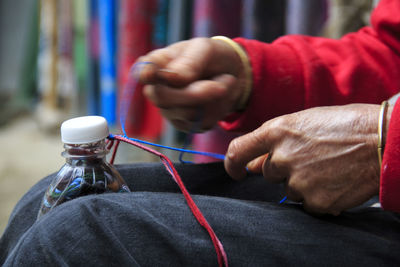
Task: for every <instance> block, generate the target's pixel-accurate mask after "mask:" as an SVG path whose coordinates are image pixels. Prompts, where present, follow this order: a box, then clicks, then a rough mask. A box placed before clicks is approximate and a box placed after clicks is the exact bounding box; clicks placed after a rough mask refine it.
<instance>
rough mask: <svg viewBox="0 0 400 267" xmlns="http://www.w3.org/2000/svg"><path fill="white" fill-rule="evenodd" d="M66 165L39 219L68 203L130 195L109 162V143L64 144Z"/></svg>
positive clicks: (61, 170) (44, 203)
mask: <svg viewBox="0 0 400 267" xmlns="http://www.w3.org/2000/svg"><path fill="white" fill-rule="evenodd" d="M64 148H65V151H64V152H63V153H62V155H63V157H65V158H66V163H65V164H64V165H63V166H62V167H61V169H60V171H59V172H58V173H57V174H56V176H55V177H54V179H53V181H52V182H51V184H50V185H49V187H48V188H47V190H46V192H45V194H44V196H43V200H42V205H41V207H40V209H39V213H38V219H39V218H40V217H41V216H42V215H43V214H45V213H47V212H48V211H50V210H51V209H52V208H54V207H55V206H57V205H60V204H62V203H64V202H66V201H68V200H71V199H74V198H77V197H80V196H85V195H90V194H101V193H106V192H130V189H129V187H128V186H127V184H126V183H125V181H124V179H123V178H122V177H121V175H120V174H119V173H118V171H117V170H116V169H115V168H114V167H113V166H112V165H111V164H109V163H108V162H107V161H106V154H107V153H108V151H107V149H106V145H105V141H104V140H101V141H98V142H95V143H89V144H79V145H76V144H64Z"/></svg>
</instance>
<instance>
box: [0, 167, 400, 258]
mask: <svg viewBox="0 0 400 267" xmlns="http://www.w3.org/2000/svg"><path fill="white" fill-rule="evenodd" d="M147 168H150V169H152V170H154V171H148V170H146V169H147ZM158 168H159V169H158ZM206 169H208V171H205V170H206ZM178 171H179V172H180V174H181V176H182V178H183V179H184V181H185V183H186V184H187V187H188V189H189V191H190V192H191V193H195V195H194V196H193V198H194V200H195V202H196V203H197V204H198V206H199V208H200V209H201V210H202V211H203V213H204V215H205V217H206V218H207V220H208V221H209V223H210V225H211V226H212V227H213V229H214V231H215V232H216V234H217V236H218V237H219V239H220V240H221V242H222V243H223V245H224V247H225V250H226V253H227V255H228V259H229V262H230V266H264V265H272V266H276V265H280V266H290V265H301V266H304V265H308V266H312V265H317V264H321V263H326V264H324V265H332V266H333V265H338V264H342V265H345V266H350V265H352V266H354V265H361V264H364V265H365V264H367V265H368V266H371V265H372V266H373V265H376V266H379V265H385V266H386V265H389V266H390V265H398V263H399V262H400V256H397V254H398V253H397V252H396V251H398V250H399V248H400V245H399V240H400V231H399V217H398V215H396V214H392V213H388V212H384V211H382V210H380V209H375V208H361V209H358V210H354V211H351V212H345V213H343V214H342V215H340V216H338V217H332V216H324V217H313V216H311V215H309V214H306V213H304V212H303V211H302V209H301V207H300V206H299V205H295V204H278V200H279V198H280V197H281V194H282V190H280V188H279V187H274V186H273V185H266V184H265V183H264V182H263V181H262V179H260V177H258V178H257V177H253V178H251V179H250V180H248V181H247V182H245V183H237V182H232V181H231V180H230V179H229V178H228V177H225V175H226V174H224V172H223V168H221V166H219V165H212V164H211V165H205V166H192V167H188V166H186V167H180V168H179V170H178ZM202 171H203V173H201V172H202ZM120 172H121V174H122V175H123V176H124V178H125V179H126V180H127V183H128V185H129V186H130V187H131V189H132V190H133V191H134V192H133V193H126V194H104V195H95V196H93V195H92V196H87V197H81V198H78V199H75V200H72V201H69V202H67V203H64V204H62V205H60V206H59V207H57V208H56V209H54V210H53V211H52V212H49V213H48V214H46V215H45V216H44V217H42V219H41V220H40V221H38V222H35V223H34V221H35V218H33V219H32V218H30V217H32V216H33V217H35V215H36V214H35V212H37V209H38V207H39V204H38V202H39V199H40V198H41V196H42V194H43V191H44V190H45V186H44V185H46V186H47V184H48V181H47V180H45V181H43V182H42V183H43V184H41V183H39V184H38V185H36V188H33V189H32V190H31V193H32V194H30V197H29V196H28V195H26V196H25V197H24V198H25V199H22V200H21V202H22V203H20V204H19V205H17V207H16V210H15V211H14V214H13V216H12V218H11V221H10V222H13V221H14V222H15V223H16V224H18V223H20V224H21V225H20V226H19V227H20V230H21V231H18V229H17V228H18V227H17V225H16V226H15V227H14V228H13V227H11V226H10V225H9V227H8V230H6V232H5V235H4V236H3V237H2V240H1V241H0V245H2V246H3V245H8V248H9V251H8V252H9V253H8V254H9V255H8V259H7V262H6V263H7V264H11V263H12V264H19V265H24V263H25V264H26V265H28V263H29V264H30V265H31V264H32V263H36V264H38V265H46V264H47V265H83V263H84V264H85V265H97V266H99V265H100V266H102V265H103V266H106V265H107V266H109V265H115V266H125V265H129V266H135V265H140V266H186V265H190V266H209V265H210V266H213V265H216V263H217V259H216V254H215V251H214V248H213V246H212V243H211V241H210V238H209V236H208V234H207V233H206V231H205V230H204V229H203V228H202V227H201V226H200V225H198V223H197V221H196V220H195V218H194V217H193V215H192V214H191V212H190V210H189V208H188V206H187V205H186V202H185V200H184V198H183V196H182V195H181V194H179V193H178V189H177V187H176V186H175V185H174V183H173V182H167V179H165V178H166V177H164V178H163V174H161V175H160V173H162V166H160V165H158V164H156V165H154V164H145V165H141V166H140V167H139V166H137V165H136V166H134V167H133V166H132V165H130V166H121V167H120ZM207 172H209V173H207ZM190 174H193V175H190ZM195 174H196V175H195ZM213 176H215V177H213ZM202 177H203V178H202ZM213 178H214V179H213ZM225 178H227V179H225ZM48 179H51V178H48ZM208 179H210V180H209V181H206V182H204V180H208ZM210 183H211V184H212V185H213V186H206V184H207V185H210ZM263 186H265V187H268V188H265V190H261V189H262V187H263ZM271 188H272V189H271ZM270 191H271V192H270ZM34 192H36V194H33V193H34ZM252 192H255V193H253V194H252ZM268 193H271V194H268ZM24 203H25V204H24ZM29 213H30V214H31V216H29ZM22 214H25V216H22ZM28 218H30V219H28ZM24 220H26V221H27V222H25V224H23V223H22V221H24ZM17 232H18V233H17ZM12 234H14V236H13V235H12ZM18 234H19V236H18ZM12 237H14V239H13V238H12ZM11 240H12V241H13V242H14V244H13V245H12V246H11V245H10V241H11ZM7 241H8V243H7ZM50 263H51V264H50Z"/></svg>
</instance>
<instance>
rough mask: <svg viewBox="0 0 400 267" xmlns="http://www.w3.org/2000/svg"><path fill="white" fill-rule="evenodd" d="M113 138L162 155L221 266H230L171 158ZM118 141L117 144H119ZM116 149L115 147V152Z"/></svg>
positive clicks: (119, 139) (116, 137) (129, 142)
mask: <svg viewBox="0 0 400 267" xmlns="http://www.w3.org/2000/svg"><path fill="white" fill-rule="evenodd" d="M109 138H110V139H111V140H113V139H116V140H117V141H118V143H119V141H122V142H126V143H128V144H131V145H134V146H136V147H139V148H141V149H143V150H145V151H147V152H150V153H152V154H154V155H157V156H159V157H160V159H161V161H162V163H163V164H164V166H165V168H166V169H167V171H168V172H169V173H170V174H171V176H172V178H173V179H174V180H175V182H176V183H177V184H178V186H179V188H180V190H181V191H182V194H183V196H184V197H185V199H186V202H187V204H188V206H189V208H190V210H191V211H192V213H193V215H194V217H195V218H196V220H197V221H198V222H199V224H200V225H201V226H203V227H204V228H205V229H206V231H207V232H208V234H209V236H210V237H211V240H212V242H213V245H214V248H215V251H216V253H217V258H218V265H219V266H228V257H227V256H226V253H225V250H224V247H223V245H222V243H221V241H220V240H219V239H218V237H217V235H216V234H215V232H214V230H213V229H212V227H211V226H210V224H209V223H208V222H207V220H206V218H205V217H204V215H203V213H202V212H201V211H200V209H199V208H198V207H197V205H196V203H195V202H194V201H193V199H192V197H191V196H190V194H189V192H188V191H187V189H186V187H185V185H184V184H183V182H182V179H181V177H180V176H179V174H178V172H177V171H176V169H175V167H174V165H173V164H172V162H171V160H170V159H169V158H168V157H167V156H165V155H164V154H162V153H160V152H158V151H156V150H153V149H151V148H149V147H146V146H144V145H142V144H140V143H138V142H135V141H133V140H130V139H128V138H126V137H123V136H120V135H112V136H111V135H110V137H109ZM118 143H117V145H118ZM115 152H116V149H114V153H113V154H115Z"/></svg>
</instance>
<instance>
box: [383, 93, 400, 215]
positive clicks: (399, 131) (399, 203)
mask: <svg viewBox="0 0 400 267" xmlns="http://www.w3.org/2000/svg"><path fill="white" fill-rule="evenodd" d="M379 197H380V202H381V205H382V208H383V209H385V210H390V211H394V212H398V213H400V100H399V99H398V100H397V102H396V104H395V106H394V108H393V111H392V115H391V118H390V122H389V130H388V133H387V137H386V145H385V152H384V154H383V161H382V168H381V181H380V194H379Z"/></svg>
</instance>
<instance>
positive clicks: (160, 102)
mask: <svg viewBox="0 0 400 267" xmlns="http://www.w3.org/2000/svg"><path fill="white" fill-rule="evenodd" d="M235 81H236V78H235V77H233V76H232V75H229V74H224V75H220V76H218V77H216V78H215V79H213V80H201V81H196V82H193V83H191V84H190V85H189V86H187V87H185V88H182V89H179V90H177V89H176V88H171V87H168V86H163V85H158V86H145V88H144V89H143V93H144V95H145V96H146V97H147V98H149V99H150V101H151V102H153V104H155V105H156V106H158V107H159V108H163V109H169V108H174V107H201V106H204V105H205V104H207V103H209V102H211V101H215V100H218V99H223V98H224V97H226V96H227V94H228V90H229V88H230V87H231V86H232V85H233V84H234V82H235Z"/></svg>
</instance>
